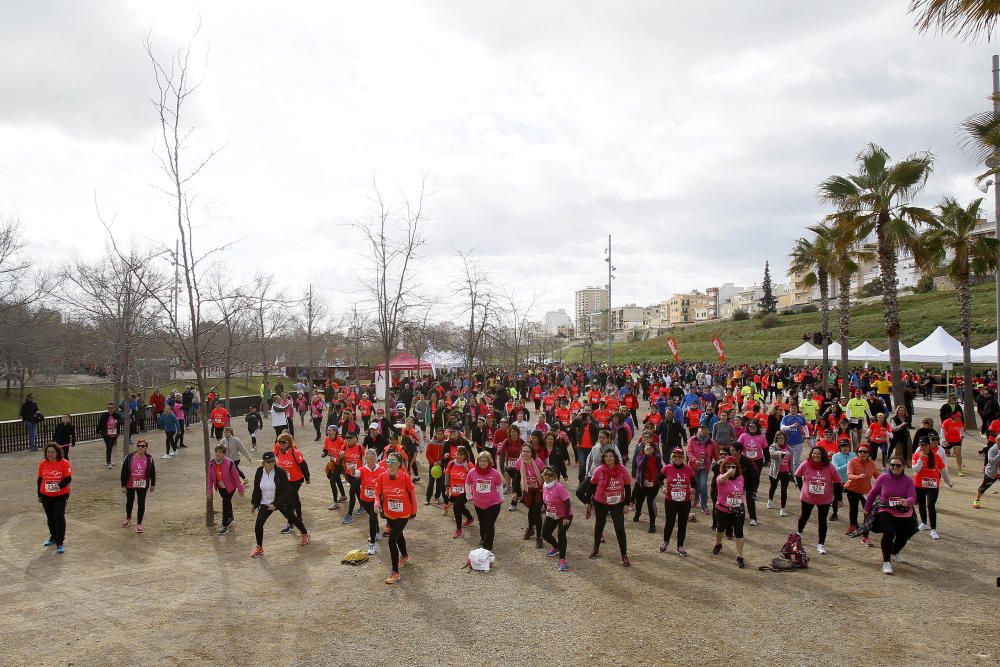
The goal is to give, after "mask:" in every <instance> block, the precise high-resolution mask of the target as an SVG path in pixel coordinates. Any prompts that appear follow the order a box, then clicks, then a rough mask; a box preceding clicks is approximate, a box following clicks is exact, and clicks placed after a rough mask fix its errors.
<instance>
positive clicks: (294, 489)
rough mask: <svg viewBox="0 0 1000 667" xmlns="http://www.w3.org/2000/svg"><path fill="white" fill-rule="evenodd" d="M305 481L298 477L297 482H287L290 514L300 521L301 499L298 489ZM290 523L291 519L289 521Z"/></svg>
mask: <svg viewBox="0 0 1000 667" xmlns="http://www.w3.org/2000/svg"><path fill="white" fill-rule="evenodd" d="M304 482H305V480H304V479H300V480H299V481H297V482H289V483H288V486H289V488H290V489H291V499H290V500H291V502H290V503H289V509H290V510H291V513H292V516H294V517H295V518H297V519H298V520H299V523H301V522H302V501H301V500H299V489H301V488H302V484H303V483H304ZM289 523H291V521H289Z"/></svg>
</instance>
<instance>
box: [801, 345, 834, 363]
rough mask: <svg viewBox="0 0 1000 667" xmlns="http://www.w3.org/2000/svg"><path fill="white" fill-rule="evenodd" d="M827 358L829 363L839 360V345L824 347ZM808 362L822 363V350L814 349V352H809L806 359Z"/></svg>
mask: <svg viewBox="0 0 1000 667" xmlns="http://www.w3.org/2000/svg"><path fill="white" fill-rule="evenodd" d="M826 350H827V352H826V354H827V358H828V359H829V360H830V361H831V362H834V361H837V360H838V359H840V343H830V344H829V345H827V346H826ZM806 359H808V360H809V361H823V348H821V347H819V348H816V351H815V352H810V353H809V355H808V356H807V357H806Z"/></svg>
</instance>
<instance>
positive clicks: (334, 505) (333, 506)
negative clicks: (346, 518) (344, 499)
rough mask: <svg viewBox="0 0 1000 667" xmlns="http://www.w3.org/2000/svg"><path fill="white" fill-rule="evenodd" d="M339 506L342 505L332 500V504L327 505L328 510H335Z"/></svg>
mask: <svg viewBox="0 0 1000 667" xmlns="http://www.w3.org/2000/svg"><path fill="white" fill-rule="evenodd" d="M338 507H340V505H338V504H337V503H336V502H332V503H330V506H329V507H327V509H328V510H335V509H337V508H338Z"/></svg>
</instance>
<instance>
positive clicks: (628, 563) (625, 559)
mask: <svg viewBox="0 0 1000 667" xmlns="http://www.w3.org/2000/svg"><path fill="white" fill-rule="evenodd" d="M622 567H632V561H630V560H629V559H628V556H622Z"/></svg>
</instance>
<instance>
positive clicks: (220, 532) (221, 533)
mask: <svg viewBox="0 0 1000 667" xmlns="http://www.w3.org/2000/svg"><path fill="white" fill-rule="evenodd" d="M228 532H229V526H223V527H222V528H219V536H220V537H221V536H222V535H225V534H226V533H228Z"/></svg>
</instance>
